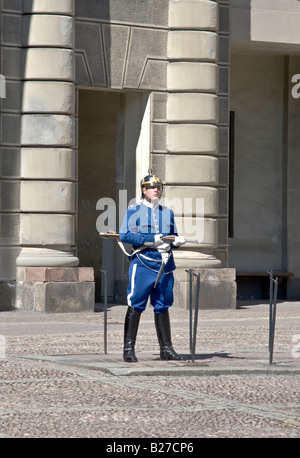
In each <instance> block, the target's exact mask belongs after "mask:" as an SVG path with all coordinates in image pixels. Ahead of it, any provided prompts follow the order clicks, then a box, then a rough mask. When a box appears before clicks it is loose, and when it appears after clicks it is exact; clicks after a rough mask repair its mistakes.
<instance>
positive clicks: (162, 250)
mask: <svg viewBox="0 0 300 458" xmlns="http://www.w3.org/2000/svg"><path fill="white" fill-rule="evenodd" d="M170 249H171V245H170V243H163V244H162V245H159V246H158V247H157V250H158V251H159V252H160V253H167V252H168V251H170Z"/></svg>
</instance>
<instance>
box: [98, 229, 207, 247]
mask: <svg viewBox="0 0 300 458" xmlns="http://www.w3.org/2000/svg"><path fill="white" fill-rule="evenodd" d="M99 235H100V237H104V238H105V239H106V238H111V237H112V238H116V239H119V238H120V236H119V234H116V233H115V232H109V231H108V232H99ZM161 240H162V241H163V242H174V241H175V235H164V236H163V237H161ZM185 241H186V243H197V244H199V243H200V242H198V240H194V239H185Z"/></svg>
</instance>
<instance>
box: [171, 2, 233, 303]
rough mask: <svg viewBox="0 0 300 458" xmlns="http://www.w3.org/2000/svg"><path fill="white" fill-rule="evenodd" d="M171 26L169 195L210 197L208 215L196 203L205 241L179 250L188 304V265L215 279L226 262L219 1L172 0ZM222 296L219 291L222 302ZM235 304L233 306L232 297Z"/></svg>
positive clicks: (179, 276) (195, 221)
mask: <svg viewBox="0 0 300 458" xmlns="http://www.w3.org/2000/svg"><path fill="white" fill-rule="evenodd" d="M169 28H170V31H169V39H168V60H169V63H168V69H167V91H168V96H167V107H166V112H167V123H168V124H167V138H166V142H167V156H166V159H165V181H166V191H165V195H166V197H167V198H168V199H173V198H176V197H177V198H179V199H180V200H182V201H183V199H184V198H187V197H191V198H193V200H194V201H195V200H196V199H197V198H202V199H204V217H201V215H200V216H199V215H197V214H196V213H195V207H194V208H193V209H192V211H191V214H190V218H191V220H192V221H191V224H192V225H194V226H195V225H198V227H199V225H203V229H204V232H203V238H202V240H201V244H200V245H196V244H187V245H185V247H184V248H182V249H180V250H178V251H177V252H176V253H175V260H176V265H177V270H176V274H175V276H176V280H177V294H176V295H175V296H176V300H177V301H179V302H180V301H183V302H184V303H185V304H186V303H187V302H188V301H187V296H188V295H187V273H186V269H190V268H191V269H196V270H198V271H199V269H202V272H203V269H205V275H204V276H205V277H206V278H212V275H209V274H207V269H215V268H216V267H220V266H221V261H220V260H218V259H217V258H216V257H215V256H214V254H213V251H214V249H215V248H216V246H217V243H218V220H217V218H218V216H219V190H218V188H217V186H218V183H219V158H218V154H219V132H218V119H219V99H218V95H217V93H218V82H219V74H218V65H217V61H218V3H217V2H216V1H212V0H197V1H196V0H179V1H178V0H170V2H169ZM183 232H184V231H183ZM185 235H187V236H189V237H191V238H192V235H189V234H185ZM221 270H222V269H220V271H218V270H217V272H213V280H212V281H213V282H215V283H217V284H218V287H219V286H220V285H219V284H220V283H221V282H223V279H224V278H226V281H228V273H227V275H226V276H225V277H224V272H222V273H221ZM218 272H219V273H220V275H219V274H218ZM229 281H230V282H231V279H229ZM209 286H211V285H209ZM222 286H224V284H223V285H221V287H222ZM218 291H220V290H219V289H218ZM208 296H209V297H210V298H211V300H210V302H211V303H210V305H209V307H212V308H215V306H217V307H218V306H219V305H218V304H214V299H213V291H212V290H211V288H210V294H209V295H208ZM230 297H232V296H230ZM219 299H220V294H219V293H218V294H217V301H218V302H219ZM206 300H207V296H206ZM229 304H230V305H229V306H230V307H231V306H232V302H231V301H230V300H229ZM178 305H180V304H178ZM225 306H228V301H226V305H225Z"/></svg>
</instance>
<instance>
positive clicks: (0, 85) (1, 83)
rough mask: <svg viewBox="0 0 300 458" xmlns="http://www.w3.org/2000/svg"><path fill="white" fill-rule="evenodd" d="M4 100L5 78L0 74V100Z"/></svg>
mask: <svg viewBox="0 0 300 458" xmlns="http://www.w3.org/2000/svg"><path fill="white" fill-rule="evenodd" d="M5 98H6V81H5V76H4V75H1V74H0V99H5Z"/></svg>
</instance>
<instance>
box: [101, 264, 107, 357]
mask: <svg viewBox="0 0 300 458" xmlns="http://www.w3.org/2000/svg"><path fill="white" fill-rule="evenodd" d="M100 272H102V273H104V353H105V355H107V272H106V270H102V269H100ZM100 296H101V294H100Z"/></svg>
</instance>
